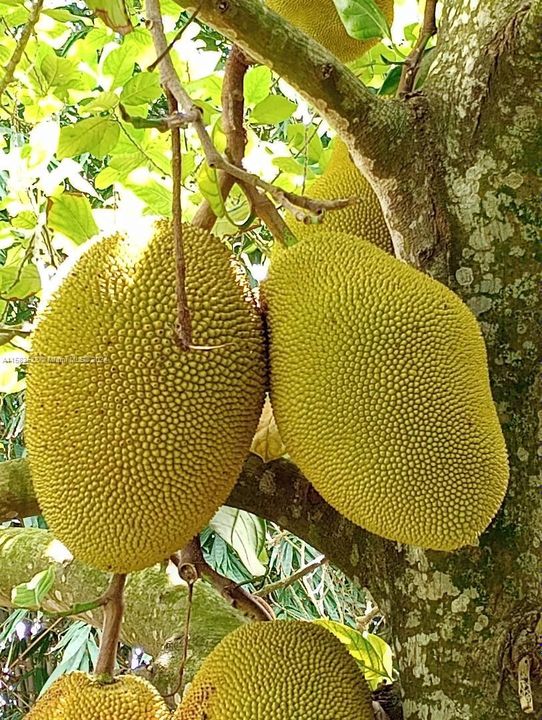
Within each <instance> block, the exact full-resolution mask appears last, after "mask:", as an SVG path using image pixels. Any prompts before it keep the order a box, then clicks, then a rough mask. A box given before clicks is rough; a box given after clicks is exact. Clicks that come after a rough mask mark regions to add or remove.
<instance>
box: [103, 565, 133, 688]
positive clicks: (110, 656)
mask: <svg viewBox="0 0 542 720" xmlns="http://www.w3.org/2000/svg"><path fill="white" fill-rule="evenodd" d="M125 583H126V575H113V577H112V578H111V583H110V584H109V587H108V588H107V590H106V591H105V593H104V594H103V596H102V598H101V599H102V601H103V605H104V624H103V630H102V639H101V642H100V652H99V653H98V660H97V662H96V675H97V676H101V677H102V678H103V679H104V680H107V679H110V678H112V677H113V672H114V670H115V660H116V657H117V648H118V645H119V638H120V628H121V625H122V617H123V615H124V585H125Z"/></svg>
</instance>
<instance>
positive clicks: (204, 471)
mask: <svg viewBox="0 0 542 720" xmlns="http://www.w3.org/2000/svg"><path fill="white" fill-rule="evenodd" d="M184 241H185V249H186V269H187V274H186V290H187V296H188V304H189V307H190V310H191V314H192V326H193V342H194V344H195V345H198V346H208V348H207V349H192V350H190V351H185V350H182V349H180V348H179V346H178V345H177V343H176V341H175V337H174V323H175V320H176V315H177V310H176V296H175V253H174V245H173V238H172V233H171V229H170V225H169V224H168V223H161V224H159V225H158V227H157V231H156V234H155V235H154V237H153V238H152V239H151V240H140V241H136V240H130V241H128V240H124V239H122V238H120V237H118V236H117V237H111V238H107V239H105V240H101V241H99V242H97V243H95V244H93V245H92V246H91V247H90V248H89V249H88V250H87V251H86V252H85V253H84V254H83V256H82V257H81V258H80V260H79V262H78V263H77V264H76V265H75V267H74V269H73V270H72V272H71V273H70V274H69V275H68V276H67V277H66V279H65V281H64V282H63V283H62V285H61V286H60V287H59V289H58V290H57V292H56V293H55V294H54V296H53V298H52V300H51V301H50V303H49V304H48V306H47V307H46V309H45V311H44V313H43V316H42V318H41V321H40V322H39V324H38V327H37V329H36V331H35V333H34V336H33V343H32V355H31V362H30V368H29V376H28V392H27V430H26V439H27V444H28V448H29V453H30V462H31V469H32V477H33V481H34V485H35V489H36V492H37V496H38V500H39V503H40V507H41V508H42V510H43V512H44V515H45V518H46V519H47V522H48V523H49V524H50V526H51V529H52V530H53V531H54V533H55V534H56V535H57V537H58V538H59V539H60V540H61V541H62V542H64V543H65V544H66V545H67V547H68V548H69V549H70V550H71V551H72V553H73V554H74V555H75V556H76V557H77V558H78V559H80V560H82V561H83V562H86V563H88V564H89V565H93V566H94V567H97V568H99V569H102V570H107V571H113V572H117V573H123V572H131V571H133V570H139V569H141V568H144V567H146V566H148V565H152V564H154V563H155V562H158V561H161V560H163V559H164V558H166V557H167V556H168V555H170V554H171V553H172V552H174V551H175V550H177V549H179V548H180V547H182V546H183V545H184V544H185V543H186V542H187V541H188V540H189V539H190V538H191V537H193V536H194V535H195V534H196V533H197V532H198V531H199V530H201V528H202V526H203V525H205V523H206V522H207V521H208V520H209V519H210V518H211V517H212V516H213V514H214V512H215V511H216V509H217V507H218V506H219V505H220V504H222V503H223V502H224V501H225V499H226V498H227V496H228V494H229V492H230V490H231V488H232V487H233V485H234V484H235V480H236V479H237V476H238V474H239V472H240V470H241V466H242V464H243V460H244V458H245V455H246V454H247V452H248V450H249V448H250V443H251V440H252V437H253V435H254V431H255V429H256V426H257V423H258V419H259V416H260V412H261V409H262V405H263V395H264V376H265V368H264V366H265V362H264V349H263V340H262V335H261V322H260V316H259V313H258V310H257V308H256V307H255V305H254V302H253V299H252V297H251V296H250V295H249V293H248V291H247V288H246V287H242V285H241V284H240V282H239V278H238V277H236V274H235V272H234V269H233V267H232V265H231V263H230V258H229V255H228V252H227V251H226V249H225V248H224V247H223V246H222V245H221V243H220V241H219V240H218V239H217V238H214V237H212V236H211V235H209V234H208V233H206V232H204V231H201V230H197V229H195V228H193V227H190V226H186V227H185V228H184Z"/></svg>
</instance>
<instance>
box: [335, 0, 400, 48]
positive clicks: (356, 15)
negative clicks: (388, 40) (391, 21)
mask: <svg viewBox="0 0 542 720" xmlns="http://www.w3.org/2000/svg"><path fill="white" fill-rule="evenodd" d="M333 2H334V3H335V7H336V8H337V11H338V13H339V15H340V17H341V20H342V21H343V24H344V26H345V28H346V31H347V33H348V34H349V35H350V36H351V37H353V38H356V40H370V39H371V38H381V37H391V34H390V27H389V25H388V21H387V20H386V17H385V15H384V13H383V12H382V10H381V9H380V8H379V7H378V5H377V4H376V3H375V1H374V0H333Z"/></svg>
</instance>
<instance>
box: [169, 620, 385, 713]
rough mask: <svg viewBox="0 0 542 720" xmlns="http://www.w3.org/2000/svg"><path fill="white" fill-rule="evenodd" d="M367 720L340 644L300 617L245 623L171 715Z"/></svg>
mask: <svg viewBox="0 0 542 720" xmlns="http://www.w3.org/2000/svg"><path fill="white" fill-rule="evenodd" d="M241 718H243V719H244V720H293V718H295V719H296V720H316V718H318V720H354V718H355V720H370V719H371V720H372V718H373V711H372V706H371V699H370V693H369V688H368V686H367V683H366V682H365V680H364V678H363V675H362V674H361V672H360V670H359V668H358V666H357V664H356V661H355V660H354V659H353V657H352V656H351V655H350V654H349V652H348V651H347V650H346V648H345V646H344V645H343V644H342V643H341V642H340V641H339V640H337V638H336V637H335V636H334V635H332V634H331V633H330V632H329V631H328V630H326V629H325V628H323V627H321V626H319V625H314V624H311V623H308V622H301V621H292V622H287V621H280V620H277V621H273V622H261V623H253V624H251V625H245V626H243V627H242V628H239V629H238V630H235V631H234V632H233V633H230V634H229V635H227V636H226V637H225V638H224V640H222V641H221V643H220V644H219V645H218V646H217V647H216V648H215V649H214V650H213V651H212V653H211V654H210V655H209V656H208V657H207V658H206V659H205V660H204V662H203V664H202V666H201V668H200V669H199V671H198V672H197V674H196V677H195V678H194V681H193V683H192V685H191V686H190V688H189V690H188V692H187V694H186V695H185V697H184V700H183V702H182V703H181V705H180V706H179V707H178V708H177V710H176V712H175V714H174V716H173V720H204V719H205V720H241Z"/></svg>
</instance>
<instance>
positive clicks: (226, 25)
mask: <svg viewBox="0 0 542 720" xmlns="http://www.w3.org/2000/svg"><path fill="white" fill-rule="evenodd" d="M176 2H178V4H179V5H181V6H182V7H184V8H189V9H192V10H194V9H195V8H196V6H197V7H199V8H200V9H199V13H198V17H201V18H203V19H204V20H205V21H206V22H207V23H209V25H212V26H213V27H214V28H215V29H216V30H218V31H219V32H221V33H222V34H224V35H225V36H226V37H228V38H229V39H230V40H232V42H234V43H236V44H237V45H239V46H240V47H241V48H243V50H245V51H246V52H247V54H249V55H250V56H251V57H254V58H255V59H256V60H258V62H261V63H264V64H265V65H268V66H269V67H271V68H272V69H273V70H275V72H277V73H278V74H279V75H281V76H282V77H283V78H284V79H285V80H287V81H288V82H289V83H290V84H291V85H292V86H293V87H295V88H296V89H297V90H298V91H299V92H300V93H301V94H302V95H304V97H305V98H307V99H308V100H309V102H311V103H312V104H313V105H314V106H315V107H316V108H317V110H318V111H319V113H320V114H321V115H323V116H324V117H325V118H326V119H327V120H328V121H329V123H330V124H331V125H332V126H333V127H335V128H336V129H337V131H339V132H340V133H341V135H342V136H343V137H344V139H345V140H346V141H347V142H348V144H352V143H353V142H354V141H355V142H356V144H357V148H358V151H359V152H360V153H361V154H362V155H363V156H364V157H365V158H367V159H371V160H379V161H384V159H385V158H386V157H387V156H388V153H389V149H390V146H392V145H393V144H394V141H395V137H396V135H397V133H398V132H399V130H400V126H401V124H402V122H405V123H406V122H407V116H406V114H405V113H404V110H403V109H402V107H401V105H400V104H399V103H396V102H390V101H384V100H382V99H380V98H377V97H376V96H375V95H373V94H372V93H370V92H369V90H367V88H365V87H364V85H363V84H362V83H361V82H360V81H359V80H358V79H357V78H356V77H355V75H354V74H353V73H351V72H350V71H349V70H347V68H345V67H344V65H342V64H341V63H340V62H339V61H338V60H337V58H336V57H335V56H334V55H332V54H331V53H330V52H328V51H327V50H325V49H324V48H323V47H322V46H321V45H319V44H318V43H316V42H315V41H313V40H311V39H310V38H309V37H308V36H307V35H305V33H303V32H302V31H301V30H299V29H297V28H296V27H294V26H293V25H291V24H290V23H288V22H287V21H286V20H284V18H282V17H280V16H279V15H277V14H276V13H274V12H273V11H272V10H270V9H269V8H267V7H266V6H265V4H263V3H262V2H261V0H227V1H224V2H219V1H218V0H202V1H201V2H199V0H198V1H197V0H176ZM293 58H295V61H294V60H293ZM401 118H403V121H402V120H401Z"/></svg>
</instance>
